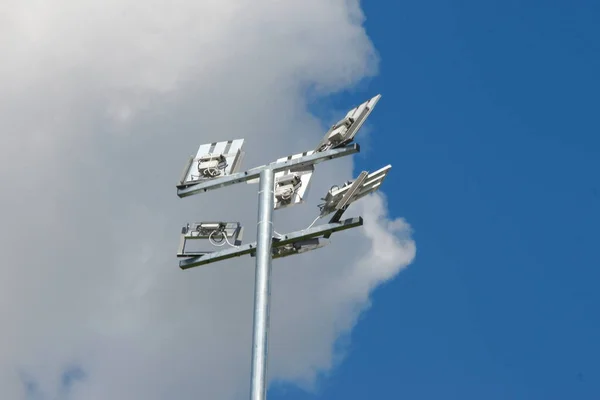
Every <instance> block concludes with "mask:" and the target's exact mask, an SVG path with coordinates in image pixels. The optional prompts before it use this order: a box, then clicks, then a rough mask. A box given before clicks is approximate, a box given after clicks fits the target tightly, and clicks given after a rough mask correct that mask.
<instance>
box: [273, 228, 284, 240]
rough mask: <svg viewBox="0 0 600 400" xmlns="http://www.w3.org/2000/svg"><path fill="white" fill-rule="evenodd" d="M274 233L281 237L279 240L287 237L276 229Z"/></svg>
mask: <svg viewBox="0 0 600 400" xmlns="http://www.w3.org/2000/svg"><path fill="white" fill-rule="evenodd" d="M273 233H274V234H276V235H277V236H279V238H281V239H283V238H285V235H282V234H281V233H279V232H277V231H276V230H275V229H273Z"/></svg>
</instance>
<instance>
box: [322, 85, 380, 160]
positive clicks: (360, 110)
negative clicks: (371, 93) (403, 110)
mask: <svg viewBox="0 0 600 400" xmlns="http://www.w3.org/2000/svg"><path fill="white" fill-rule="evenodd" d="M380 98H381V95H379V94H378V95H377V96H375V97H373V98H372V99H371V100H369V101H365V102H364V103H362V104H361V105H360V106H358V107H355V108H353V109H352V110H350V111H348V113H347V114H346V116H345V117H344V118H342V119H341V120H339V121H338V122H337V123H335V124H333V126H332V127H331V128H330V129H329V130H328V131H327V133H326V134H325V137H324V138H323V140H321V143H319V145H318V146H317V149H316V151H324V150H328V149H334V148H336V147H339V146H343V145H346V144H348V143H351V142H352V141H353V140H354V136H356V134H357V133H358V130H359V129H360V128H361V126H362V125H363V123H364V122H365V120H366V119H367V117H368V116H369V114H371V111H373V108H375V105H376V104H377V102H378V101H379V99H380Z"/></svg>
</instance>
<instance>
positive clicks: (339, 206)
mask: <svg viewBox="0 0 600 400" xmlns="http://www.w3.org/2000/svg"><path fill="white" fill-rule="evenodd" d="M391 168H392V166H391V165H387V166H385V167H383V168H381V169H379V170H377V171H375V172H371V173H370V174H369V173H367V171H363V172H362V173H361V174H360V175H359V176H358V177H357V178H356V179H355V180H354V181H348V182H346V183H344V184H343V185H342V187H339V186H334V187H332V188H331V189H329V192H327V195H326V196H325V197H324V198H322V199H321V200H323V201H325V203H323V204H321V205H319V208H320V209H321V217H324V216H325V215H327V214H330V213H332V212H335V211H340V210H345V209H346V208H347V207H348V206H349V205H350V203H352V202H355V201H356V200H358V199H360V198H362V197H364V196H366V195H368V194H369V193H372V192H375V191H376V190H377V189H379V187H380V186H381V183H382V182H383V180H384V179H385V177H386V175H387V173H388V172H389V171H390V169H391Z"/></svg>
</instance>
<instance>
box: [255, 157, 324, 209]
mask: <svg viewBox="0 0 600 400" xmlns="http://www.w3.org/2000/svg"><path fill="white" fill-rule="evenodd" d="M311 154H314V151H306V152H304V153H298V154H293V155H291V156H287V157H282V158H278V159H277V161H275V163H274V164H277V163H281V162H286V161H292V160H296V159H299V158H302V157H306V156H310V155H311ZM314 171H315V166H314V165H312V164H309V165H303V166H299V167H298V166H292V167H289V168H287V169H285V170H283V171H279V172H276V173H275V186H274V188H273V190H274V196H273V199H274V204H273V207H274V209H275V210H279V209H281V208H285V207H289V206H293V205H295V204H301V203H303V202H304V198H305V197H306V195H307V193H308V189H309V187H310V180H311V178H312V175H313V172H314ZM247 183H249V184H253V183H258V179H250V180H248V181H247Z"/></svg>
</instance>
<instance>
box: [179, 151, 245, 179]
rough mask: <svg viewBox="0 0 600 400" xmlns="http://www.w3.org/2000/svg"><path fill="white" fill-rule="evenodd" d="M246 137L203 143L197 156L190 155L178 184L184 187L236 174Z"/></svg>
mask: <svg viewBox="0 0 600 400" xmlns="http://www.w3.org/2000/svg"><path fill="white" fill-rule="evenodd" d="M243 144H244V139H236V140H228V141H223V142H214V143H210V144H202V145H200V147H199V148H198V152H197V153H196V156H195V157H194V156H190V158H189V160H188V162H187V164H186V166H185V168H184V171H183V174H182V176H181V179H180V180H179V183H178V185H177V187H178V188H180V189H182V188H185V187H188V186H190V185H195V184H197V183H200V182H204V181H206V180H210V179H215V178H219V177H223V176H227V175H231V174H234V173H236V172H237V171H238V169H239V167H240V164H241V161H242V157H243V152H242V146H243Z"/></svg>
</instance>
